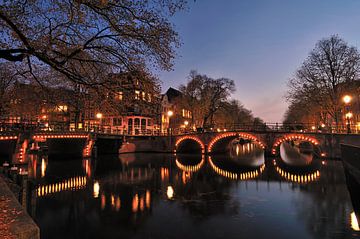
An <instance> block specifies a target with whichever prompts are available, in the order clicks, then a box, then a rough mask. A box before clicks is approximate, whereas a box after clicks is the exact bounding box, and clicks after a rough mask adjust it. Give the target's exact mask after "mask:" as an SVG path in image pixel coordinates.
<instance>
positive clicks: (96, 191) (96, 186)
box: [93, 181, 100, 198]
mask: <svg viewBox="0 0 360 239" xmlns="http://www.w3.org/2000/svg"><path fill="white" fill-rule="evenodd" d="M99 192H100V184H99V182H98V181H95V182H94V186H93V196H94V198H98V197H99Z"/></svg>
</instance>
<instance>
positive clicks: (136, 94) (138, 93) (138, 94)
mask: <svg viewBox="0 0 360 239" xmlns="http://www.w3.org/2000/svg"><path fill="white" fill-rule="evenodd" d="M135 100H140V91H138V90H135Z"/></svg>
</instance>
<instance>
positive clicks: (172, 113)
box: [167, 110, 174, 152]
mask: <svg viewBox="0 0 360 239" xmlns="http://www.w3.org/2000/svg"><path fill="white" fill-rule="evenodd" d="M173 115H174V112H173V111H171V110H169V111H168V112H167V116H168V119H169V126H168V131H169V133H168V135H169V147H170V152H171V149H172V145H171V144H172V142H171V136H172V130H171V127H170V118H171V116H173Z"/></svg>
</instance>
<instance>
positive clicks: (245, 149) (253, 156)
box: [230, 140, 265, 167]
mask: <svg viewBox="0 0 360 239" xmlns="http://www.w3.org/2000/svg"><path fill="white" fill-rule="evenodd" d="M230 146H231V147H230V158H231V159H233V160H234V161H235V162H237V163H238V164H240V165H245V166H252V167H258V166H260V165H262V164H264V162H265V152H264V149H263V148H262V147H261V146H260V145H259V144H257V143H251V142H247V143H241V142H239V141H237V140H235V141H233V142H232V143H231V145H230Z"/></svg>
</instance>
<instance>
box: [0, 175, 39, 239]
mask: <svg viewBox="0 0 360 239" xmlns="http://www.w3.org/2000/svg"><path fill="white" fill-rule="evenodd" d="M0 238H1V239H13V238H14V239H15V238H16V239H39V238H40V229H39V227H38V226H37V225H36V224H35V222H34V221H33V220H32V218H31V217H30V216H29V215H28V214H27V212H26V211H25V210H24V209H23V208H22V206H21V205H20V203H19V202H18V200H17V199H16V197H15V196H14V194H13V192H12V191H11V190H10V189H9V187H8V184H7V183H6V182H5V178H4V177H3V176H2V175H0Z"/></svg>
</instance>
